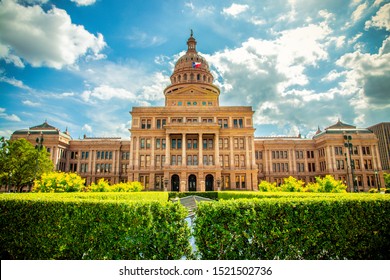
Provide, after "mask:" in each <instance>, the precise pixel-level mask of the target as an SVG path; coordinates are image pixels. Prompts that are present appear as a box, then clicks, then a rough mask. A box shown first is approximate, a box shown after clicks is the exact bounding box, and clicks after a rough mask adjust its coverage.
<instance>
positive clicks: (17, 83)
mask: <svg viewBox="0 0 390 280" xmlns="http://www.w3.org/2000/svg"><path fill="white" fill-rule="evenodd" d="M0 82H4V83H7V84H10V85H13V86H14V87H18V88H21V89H26V90H31V88H30V87H29V86H27V85H25V84H24V83H23V81H20V80H17V79H15V78H8V77H5V76H1V77H0Z"/></svg>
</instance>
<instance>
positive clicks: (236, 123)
mask: <svg viewBox="0 0 390 280" xmlns="http://www.w3.org/2000/svg"><path fill="white" fill-rule="evenodd" d="M233 127H234V128H243V120H242V119H233Z"/></svg>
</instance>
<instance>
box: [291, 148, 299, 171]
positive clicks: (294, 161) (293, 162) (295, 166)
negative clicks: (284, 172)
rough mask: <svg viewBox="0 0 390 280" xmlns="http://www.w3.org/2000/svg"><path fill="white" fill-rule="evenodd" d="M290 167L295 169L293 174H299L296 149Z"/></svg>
mask: <svg viewBox="0 0 390 280" xmlns="http://www.w3.org/2000/svg"><path fill="white" fill-rule="evenodd" d="M290 168H291V170H292V171H293V174H297V151H296V150H292V164H291V167H290Z"/></svg>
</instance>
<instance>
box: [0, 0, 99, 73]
mask: <svg viewBox="0 0 390 280" xmlns="http://www.w3.org/2000/svg"><path fill="white" fill-rule="evenodd" d="M105 46H106V43H105V42H104V39H103V35H102V34H97V36H95V35H93V34H90V33H89V32H88V31H86V30H85V29H84V26H82V25H76V24H73V23H72V21H71V18H70V16H69V15H68V14H67V12H66V11H65V10H62V9H58V8H56V7H55V6H52V9H50V10H49V11H47V12H45V11H44V10H43V9H42V8H41V7H40V6H38V5H34V6H23V5H20V4H18V3H16V2H15V1H13V0H4V1H1V2H0V58H2V59H4V60H5V61H6V62H7V63H14V64H15V65H16V66H18V67H23V66H24V61H25V62H27V63H30V64H31V65H32V66H34V67H41V66H48V67H52V68H56V69H60V68H62V67H64V66H65V65H72V64H74V63H75V62H76V61H77V59H79V58H80V57H82V56H84V55H87V56H88V57H90V58H91V57H95V58H101V57H102V54H101V53H100V52H101V51H102V49H103V48H104V47H105Z"/></svg>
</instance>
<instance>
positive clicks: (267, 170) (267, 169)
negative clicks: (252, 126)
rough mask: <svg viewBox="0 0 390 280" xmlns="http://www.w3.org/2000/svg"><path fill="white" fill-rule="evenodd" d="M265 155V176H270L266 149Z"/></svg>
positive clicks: (266, 150) (265, 150)
mask: <svg viewBox="0 0 390 280" xmlns="http://www.w3.org/2000/svg"><path fill="white" fill-rule="evenodd" d="M263 152H264V154H263V157H264V160H265V163H264V164H265V166H263V169H264V171H265V176H266V177H267V176H269V163H268V149H266V148H265V147H264V150H263Z"/></svg>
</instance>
